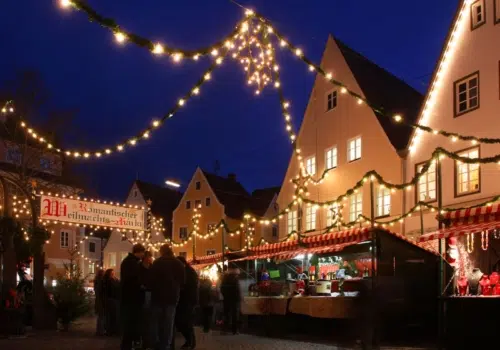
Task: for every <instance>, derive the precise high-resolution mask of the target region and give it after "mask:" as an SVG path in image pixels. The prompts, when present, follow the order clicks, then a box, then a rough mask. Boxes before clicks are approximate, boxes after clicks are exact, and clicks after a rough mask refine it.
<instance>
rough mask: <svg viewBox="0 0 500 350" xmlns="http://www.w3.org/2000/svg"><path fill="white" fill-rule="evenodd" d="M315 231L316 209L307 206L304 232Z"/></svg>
mask: <svg viewBox="0 0 500 350" xmlns="http://www.w3.org/2000/svg"><path fill="white" fill-rule="evenodd" d="M315 229H316V208H315V207H312V206H308V207H307V208H306V231H311V230H315Z"/></svg>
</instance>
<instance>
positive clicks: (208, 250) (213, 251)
mask: <svg viewBox="0 0 500 350" xmlns="http://www.w3.org/2000/svg"><path fill="white" fill-rule="evenodd" d="M207 255H215V249H207Z"/></svg>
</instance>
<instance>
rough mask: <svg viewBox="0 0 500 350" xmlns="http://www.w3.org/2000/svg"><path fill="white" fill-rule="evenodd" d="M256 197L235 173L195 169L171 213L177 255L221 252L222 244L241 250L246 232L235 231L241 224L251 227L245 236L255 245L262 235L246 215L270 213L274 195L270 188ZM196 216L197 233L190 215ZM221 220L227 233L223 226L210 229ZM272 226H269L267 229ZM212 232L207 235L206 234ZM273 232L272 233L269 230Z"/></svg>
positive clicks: (202, 254)
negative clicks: (218, 173)
mask: <svg viewBox="0 0 500 350" xmlns="http://www.w3.org/2000/svg"><path fill="white" fill-rule="evenodd" d="M254 194H255V196H252V195H250V194H249V193H248V192H247V190H246V189H245V188H244V187H243V185H242V184H241V183H239V182H238V181H237V179H236V175H235V174H229V175H228V176H227V177H223V176H219V175H216V174H212V173H209V172H206V171H204V170H202V169H200V168H197V169H196V171H195V172H194V174H193V177H192V178H191V181H190V182H189V184H188V186H187V189H186V191H185V192H184V196H183V197H182V200H181V202H180V203H179V206H178V207H177V208H176V209H175V210H174V216H173V242H174V243H175V244H174V251H175V253H176V254H179V255H183V256H186V257H187V258H188V259H192V258H193V255H194V256H195V257H199V256H206V255H213V254H218V253H222V251H223V249H224V248H223V247H226V246H227V247H228V248H229V249H230V250H241V249H242V248H243V247H244V246H245V245H246V239H247V236H246V233H245V234H243V233H242V234H239V235H238V234H237V233H236V230H240V229H242V227H241V225H246V224H249V225H251V226H252V229H253V230H254V231H253V234H252V235H251V237H250V236H249V237H248V238H250V239H252V242H253V243H254V244H257V243H258V242H259V240H260V238H261V237H262V232H263V231H262V228H261V225H259V224H258V223H257V222H246V221H248V220H246V219H245V215H246V214H249V215H252V216H253V217H259V218H260V217H264V216H265V215H268V214H269V213H272V212H273V208H274V206H273V204H272V202H273V200H274V199H275V196H276V194H277V192H276V193H274V195H273V194H272V190H271V189H268V190H258V191H255V192H254ZM195 208H196V213H198V214H200V217H199V218H198V227H199V228H198V234H199V236H200V237H196V236H194V235H192V232H193V231H194V224H193V215H194V214H195V211H194V210H195ZM222 221H224V222H225V223H226V225H227V228H228V230H229V231H230V232H226V233H223V230H222V229H219V230H218V232H213V231H214V230H213V228H214V227H216V226H217V225H218V224H219V223H221V222H222ZM270 229H272V228H270ZM211 232H212V233H213V234H212V235H210V234H209V233H211ZM271 235H272V232H271Z"/></svg>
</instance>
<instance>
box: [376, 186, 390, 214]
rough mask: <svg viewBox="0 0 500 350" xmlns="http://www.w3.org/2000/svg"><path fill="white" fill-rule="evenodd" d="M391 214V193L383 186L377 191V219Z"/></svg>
mask: <svg viewBox="0 0 500 350" xmlns="http://www.w3.org/2000/svg"><path fill="white" fill-rule="evenodd" d="M390 214H391V191H390V190H389V189H388V188H387V187H385V186H379V187H378V189H377V217H381V216H389V215H390Z"/></svg>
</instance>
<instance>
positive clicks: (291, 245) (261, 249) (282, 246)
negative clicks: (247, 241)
mask: <svg viewBox="0 0 500 350" xmlns="http://www.w3.org/2000/svg"><path fill="white" fill-rule="evenodd" d="M298 245H299V241H298V240H291V241H284V242H279V243H269V244H263V245H259V246H256V247H254V248H252V253H256V254H267V253H277V252H283V251H288V250H293V249H296V248H297V247H298Z"/></svg>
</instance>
